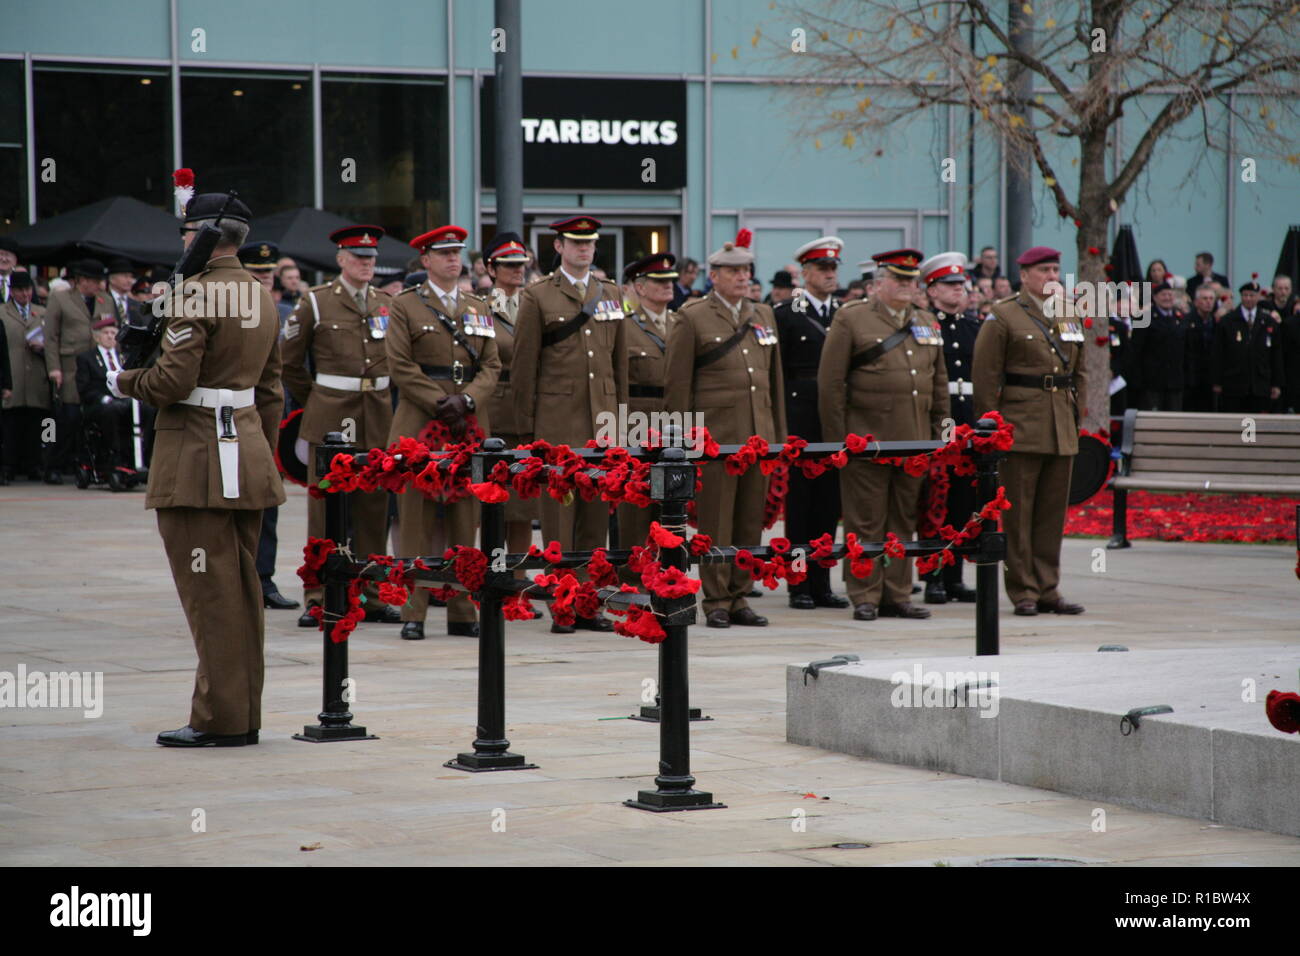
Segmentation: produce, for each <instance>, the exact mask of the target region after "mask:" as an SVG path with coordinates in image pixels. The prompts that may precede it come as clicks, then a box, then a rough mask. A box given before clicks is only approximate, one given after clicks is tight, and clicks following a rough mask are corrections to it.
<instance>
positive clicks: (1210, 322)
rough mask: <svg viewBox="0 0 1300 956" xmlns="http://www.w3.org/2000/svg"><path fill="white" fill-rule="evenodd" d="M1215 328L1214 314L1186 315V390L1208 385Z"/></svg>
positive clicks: (1193, 311) (1216, 323) (1192, 313)
mask: <svg viewBox="0 0 1300 956" xmlns="http://www.w3.org/2000/svg"><path fill="white" fill-rule="evenodd" d="M1217 326H1218V322H1216V321H1215V320H1214V313H1210V314H1209V315H1204V316H1203V315H1200V314H1199V313H1198V312H1197V311H1196V310H1195V309H1193V310H1192V311H1191V312H1189V313H1187V377H1186V385H1187V387H1188V388H1198V387H1201V386H1205V385H1209V384H1210V355H1211V352H1212V350H1213V348H1214V330H1215V328H1216V327H1217ZM1112 367H1113V366H1112ZM1125 374H1127V373H1125ZM1288 377H1289V376H1288Z"/></svg>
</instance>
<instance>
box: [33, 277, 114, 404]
mask: <svg viewBox="0 0 1300 956" xmlns="http://www.w3.org/2000/svg"><path fill="white" fill-rule="evenodd" d="M103 318H109V319H112V320H113V321H114V322H116V321H117V308H116V307H115V306H114V305H113V297H112V296H110V295H109V294H108V293H107V292H97V293H95V314H94V316H93V317H92V316H91V314H90V312H89V311H87V309H86V300H85V299H83V298H82V296H81V293H80V292H78V291H77V288H76V286H75V285H74V286H73V287H72V288H70V289H60V290H58V291H57V292H52V293H50V304H49V306H48V307H47V308H46V310H45V371H46V374H47V375H48V374H49V373H50V372H53V371H54V370H55V369H61V370H62V371H63V387H62V388H61V389H60V390H59V398H60V399H61V400H62V401H65V402H70V403H73V404H75V403H76V402H77V401H79V399H78V398H77V381H76V379H77V356H78V355H79V354H81V353H82V352H84V351H86V349H88V348H90V347H92V346H93V345H94V344H95V340H94V337H93V336H92V335H91V334H90V332H91V330H90V327H91V325H92V324H94V322H98V321H99V320H100V319H103ZM92 319H93V321H92Z"/></svg>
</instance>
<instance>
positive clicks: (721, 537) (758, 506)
mask: <svg viewBox="0 0 1300 956" xmlns="http://www.w3.org/2000/svg"><path fill="white" fill-rule="evenodd" d="M701 480H702V481H703V482H704V487H703V488H702V489H701V490H700V496H699V499H698V500H697V501H696V512H695V513H696V517H697V518H698V519H699V526H700V533H701V534H707V535H708V536H709V537H710V538H712V539H713V543H714V544H715V545H719V546H723V547H726V546H733V547H742V548H752V547H754V546H755V545H758V544H762V542H763V502H764V497H765V496H766V494H767V476H766V475H764V474H763V473H762V471H760V470H759V467H758V465H757V464H755V465H753V466H752V467H751V468H750V469H749V470H748V471H747V472H745V473H744V474H743V475H741V476H739V477H736V476H735V475H729V474H727V470H726V468H725V466H724V465H723V463H722V462H720V461H711V462H709V463H707V464H705V465H704V466H703V469H702V478H701ZM700 581H701V582H702V583H703V587H702V588H701V590H702V591H703V592H704V601H703V604H704V613H705V614H708V613H709V612H710V611H716V610H723V611H739V610H741V609H742V608H747V607H749V603H748V601H746V600H745V595H746V594H748V593H749V590H750V588H752V587H753V586H754V576H753V575H752V574H750V573H749V572H748V571H742V570H741V569H740V568H738V567H736V566H735V565H734V564H706V565H704V566H703V567H701V568H700Z"/></svg>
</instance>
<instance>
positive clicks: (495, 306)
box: [488, 289, 523, 435]
mask: <svg viewBox="0 0 1300 956" xmlns="http://www.w3.org/2000/svg"><path fill="white" fill-rule="evenodd" d="M522 295H523V290H522V289H520V290H519V291H518V292H516V293H515V296H514V301H513V302H512V301H511V300H510V299H509V298H508V297H507V296H506V294H505V292H504V291H502V290H501V289H493V290H492V292H491V293H490V294H489V296H488V305H489V307H490V308H491V309H492V324H493V325H494V326H495V328H496V333H497V334H496V343H497V357H498V358H500V359H501V374H500V375H499V376H498V377H497V384H496V388H495V389H493V390H492V398H491V400H490V401H489V402H488V418H489V419H490V420H491V422H492V432H493V434H496V435H518V434H519V429H518V428H517V427H515V403H514V397H513V396H514V393H513V392H512V391H511V389H510V367H511V365H512V364H513V362H514V357H515V319H516V318H517V317H518V315H519V298H520V296H522Z"/></svg>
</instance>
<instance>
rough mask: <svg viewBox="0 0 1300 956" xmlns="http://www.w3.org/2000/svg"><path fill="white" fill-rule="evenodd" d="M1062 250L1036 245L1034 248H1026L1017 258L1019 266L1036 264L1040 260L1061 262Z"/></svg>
mask: <svg viewBox="0 0 1300 956" xmlns="http://www.w3.org/2000/svg"><path fill="white" fill-rule="evenodd" d="M1060 261H1061V252H1060V250H1059V249H1053V248H1052V247H1051V246H1034V247H1033V248H1032V249H1026V250H1025V251H1024V252H1022V253H1020V256H1019V258H1017V259H1016V265H1018V266H1036V265H1038V264H1039V263H1040V262H1060Z"/></svg>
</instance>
